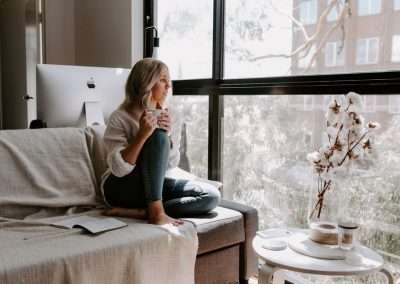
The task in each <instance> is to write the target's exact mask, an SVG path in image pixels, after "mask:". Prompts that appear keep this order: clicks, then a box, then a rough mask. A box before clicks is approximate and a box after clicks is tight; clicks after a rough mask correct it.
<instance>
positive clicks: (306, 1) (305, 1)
mask: <svg viewBox="0 0 400 284" xmlns="http://www.w3.org/2000/svg"><path fill="white" fill-rule="evenodd" d="M303 12H304V14H303ZM317 15H318V1H317V0H302V2H301V3H300V5H299V20H300V22H302V23H303V24H304V25H313V24H315V23H316V22H317ZM304 16H305V18H303V17H304Z"/></svg>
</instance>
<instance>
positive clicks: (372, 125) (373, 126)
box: [367, 121, 381, 131]
mask: <svg viewBox="0 0 400 284" xmlns="http://www.w3.org/2000/svg"><path fill="white" fill-rule="evenodd" d="M367 127H368V129H369V130H374V131H375V130H378V129H380V128H381V125H380V123H378V122H376V121H370V122H368V123H367Z"/></svg>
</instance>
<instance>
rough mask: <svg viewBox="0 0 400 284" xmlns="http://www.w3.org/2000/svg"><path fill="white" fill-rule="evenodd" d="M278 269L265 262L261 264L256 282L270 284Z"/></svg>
mask: <svg viewBox="0 0 400 284" xmlns="http://www.w3.org/2000/svg"><path fill="white" fill-rule="evenodd" d="M277 270H279V269H278V268H276V267H271V266H269V265H267V264H264V265H261V266H260V268H259V269H258V284H272V278H273V276H274V273H275V272H276V271H277Z"/></svg>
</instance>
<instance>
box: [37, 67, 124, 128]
mask: <svg viewBox="0 0 400 284" xmlns="http://www.w3.org/2000/svg"><path fill="white" fill-rule="evenodd" d="M129 72H130V70H129V69H123V68H103V67H84V66H71V65H50V64H38V65H37V76H36V78H37V84H36V86H37V111H38V113H37V118H38V119H40V120H42V121H44V122H45V123H46V124H47V127H85V126H89V125H95V124H104V123H106V122H107V120H108V117H109V116H110V114H111V113H112V112H113V111H114V110H115V109H116V108H117V107H118V106H119V105H120V104H121V103H122V101H123V100H124V98H125V83H126V80H127V78H128V76H129Z"/></svg>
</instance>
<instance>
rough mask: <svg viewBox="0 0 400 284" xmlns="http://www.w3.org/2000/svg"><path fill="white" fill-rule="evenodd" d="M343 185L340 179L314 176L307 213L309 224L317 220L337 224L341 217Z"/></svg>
mask: <svg viewBox="0 0 400 284" xmlns="http://www.w3.org/2000/svg"><path fill="white" fill-rule="evenodd" d="M341 187H342V186H341V185H340V183H339V182H338V181H334V180H322V179H319V178H318V177H316V178H313V182H312V185H311V186H310V190H309V202H308V213H307V216H308V220H307V221H308V225H309V226H310V224H312V223H316V222H319V223H321V222H325V223H334V224H337V222H338V221H339V218H340V196H341V190H340V189H341Z"/></svg>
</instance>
